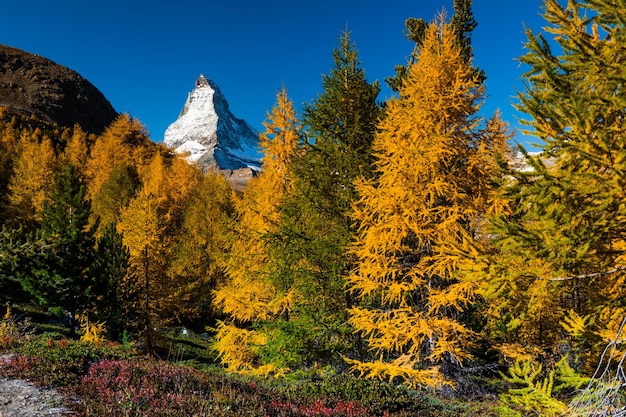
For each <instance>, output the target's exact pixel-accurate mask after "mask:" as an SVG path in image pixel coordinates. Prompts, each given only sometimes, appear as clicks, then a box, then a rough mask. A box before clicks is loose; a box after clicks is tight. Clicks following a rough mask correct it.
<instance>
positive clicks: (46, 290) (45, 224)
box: [20, 163, 95, 331]
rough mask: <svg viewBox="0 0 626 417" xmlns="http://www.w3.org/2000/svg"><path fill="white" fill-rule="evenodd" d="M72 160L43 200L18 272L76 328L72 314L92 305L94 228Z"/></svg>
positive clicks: (25, 284)
mask: <svg viewBox="0 0 626 417" xmlns="http://www.w3.org/2000/svg"><path fill="white" fill-rule="evenodd" d="M85 193H86V191H85V184H84V182H83V179H82V177H81V176H80V173H79V172H78V170H77V169H76V168H75V167H74V165H73V164H71V163H67V164H66V165H64V166H63V168H62V169H61V172H60V174H59V175H58V177H57V179H56V181H55V183H54V188H53V190H52V194H51V197H50V201H49V202H46V203H45V204H44V208H43V211H42V214H41V217H42V219H41V225H40V228H39V231H38V233H39V234H38V238H37V239H32V238H31V242H30V245H31V246H32V247H33V251H32V252H31V253H30V254H28V257H29V258H30V259H26V260H24V262H25V263H26V264H27V265H28V267H27V268H25V269H24V270H23V271H21V273H20V279H21V282H22V285H23V287H24V289H25V290H27V291H28V292H29V293H30V294H31V295H32V296H33V297H34V298H35V299H36V300H38V301H39V302H40V303H42V304H44V305H47V306H58V307H62V308H64V309H65V310H66V311H67V312H68V313H69V316H70V321H71V323H72V327H71V330H72V331H73V330H74V322H73V320H74V316H75V314H76V313H78V312H79V311H81V310H88V309H89V308H90V307H91V306H92V305H91V302H92V301H93V294H92V286H93V283H94V282H93V275H92V274H91V271H90V270H91V267H92V264H93V262H94V245H95V239H94V232H93V229H91V228H89V227H88V220H89V214H90V203H89V201H87V200H86V199H85Z"/></svg>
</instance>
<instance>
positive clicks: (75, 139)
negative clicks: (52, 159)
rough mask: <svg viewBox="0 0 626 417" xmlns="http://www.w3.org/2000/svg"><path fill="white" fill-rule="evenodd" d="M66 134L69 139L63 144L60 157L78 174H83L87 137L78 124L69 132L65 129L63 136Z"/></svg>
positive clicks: (87, 147)
mask: <svg viewBox="0 0 626 417" xmlns="http://www.w3.org/2000/svg"><path fill="white" fill-rule="evenodd" d="M66 132H67V134H68V136H69V137H68V138H67V142H66V143H65V149H64V150H63V155H62V157H63V158H64V159H65V160H66V161H68V162H71V163H72V164H73V165H74V166H75V167H76V168H78V169H79V170H80V172H84V171H85V167H86V164H87V158H88V156H89V140H90V138H89V135H88V134H87V133H86V132H85V131H84V130H83V129H82V128H81V127H80V125H78V124H76V125H74V128H73V129H71V132H70V130H69V129H66V130H65V131H64V134H66ZM70 133H71V134H70Z"/></svg>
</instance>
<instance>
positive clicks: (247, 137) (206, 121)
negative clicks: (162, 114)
mask: <svg viewBox="0 0 626 417" xmlns="http://www.w3.org/2000/svg"><path fill="white" fill-rule="evenodd" d="M258 140H259V139H258V132H257V131H255V130H254V129H253V128H252V127H251V126H250V125H249V124H248V123H246V122H245V121H244V120H242V119H238V118H236V117H235V116H234V115H233V114H232V113H231V111H230V109H229V105H228V101H226V97H225V96H224V94H223V93H222V91H221V90H220V88H219V87H218V86H217V84H216V83H215V82H213V81H212V80H210V79H208V78H206V77H205V76H204V75H200V76H199V77H198V79H197V80H196V84H195V88H194V89H193V90H192V91H191V92H190V93H189V94H188V96H187V101H186V102H185V105H184V106H183V109H182V111H181V112H180V115H179V116H178V119H177V120H176V121H175V122H174V123H172V124H171V125H170V126H169V127H168V128H167V130H166V131H165V136H164V138H163V142H164V143H165V145H167V146H169V147H171V148H174V149H176V151H177V152H181V153H183V152H186V153H188V157H187V158H188V160H189V161H190V162H195V163H197V164H199V165H200V166H201V167H203V168H204V169H219V170H237V169H241V168H252V169H254V170H258V168H259V166H260V158H261V155H260V150H259V145H258Z"/></svg>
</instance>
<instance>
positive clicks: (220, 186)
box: [168, 161, 234, 320]
mask: <svg viewBox="0 0 626 417" xmlns="http://www.w3.org/2000/svg"><path fill="white" fill-rule="evenodd" d="M183 162H184V161H183ZM185 163H186V162H185ZM233 212H234V208H233V204H232V188H231V187H230V185H229V184H228V181H227V180H226V178H225V177H224V176H223V175H221V174H220V173H218V172H208V173H206V175H203V176H202V177H201V178H200V180H199V181H198V182H197V184H195V186H194V187H193V189H192V190H191V191H190V193H189V196H188V198H186V199H185V205H184V209H183V211H182V220H181V224H180V226H179V231H178V233H176V236H175V239H176V242H175V245H174V250H175V255H174V256H173V257H172V262H171V264H170V266H169V269H168V275H169V276H170V277H171V280H172V281H174V282H176V283H177V286H176V288H175V293H174V294H173V298H174V299H175V300H176V304H175V306H176V310H175V312H174V313H175V314H177V315H184V316H185V317H187V318H198V317H202V318H204V319H207V320H210V319H212V318H213V316H214V314H215V310H216V309H215V307H214V306H213V305H212V293H213V290H214V289H215V288H216V287H217V286H218V284H221V283H222V282H223V281H224V270H223V268H222V265H221V263H220V261H219V259H221V257H222V256H223V253H224V245H225V242H224V240H225V236H226V234H227V233H226V226H227V224H228V221H229V220H230V219H231V218H232V216H233Z"/></svg>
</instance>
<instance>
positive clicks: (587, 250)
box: [484, 0, 626, 370]
mask: <svg viewBox="0 0 626 417" xmlns="http://www.w3.org/2000/svg"><path fill="white" fill-rule="evenodd" d="M544 17H545V19H546V21H547V23H548V25H547V27H546V31H547V34H549V36H550V37H549V38H546V34H534V33H532V32H531V31H530V30H529V31H527V36H528V42H527V49H528V53H527V54H526V55H524V56H523V57H522V58H521V61H522V62H523V63H525V64H527V65H528V66H529V68H530V69H529V70H528V72H527V73H526V75H525V77H526V79H527V86H526V88H525V91H523V92H522V93H520V95H519V98H520V104H519V109H520V110H521V111H523V112H525V113H526V114H527V115H528V117H529V118H528V119H527V120H526V124H527V125H528V126H529V131H528V133H529V134H533V135H535V136H536V137H538V138H539V139H540V141H541V143H542V145H543V152H542V153H541V155H539V156H531V155H528V153H524V155H525V157H526V159H527V160H528V163H529V164H530V165H531V166H532V170H531V171H530V172H525V173H524V172H515V171H513V172H512V173H511V175H512V179H511V180H510V181H508V182H507V183H506V184H505V186H504V187H503V189H502V193H503V195H504V196H505V197H506V198H508V200H509V205H510V207H511V210H512V211H511V213H509V214H508V215H505V216H500V217H498V218H496V219H494V221H493V225H494V227H493V230H492V231H491V234H492V236H494V237H496V238H497V239H496V241H495V247H496V251H495V252H494V253H493V254H492V256H490V257H489V258H488V260H487V261H486V262H485V264H484V265H485V267H484V273H485V277H486V278H487V279H486V280H485V283H486V284H487V285H488V287H489V290H488V292H486V297H487V300H488V301H489V303H488V304H489V305H490V311H489V315H488V316H489V317H490V321H489V326H488V327H489V329H490V331H491V332H492V334H493V335H494V336H495V337H496V340H498V341H500V342H503V343H504V342H507V343H508V344H509V345H504V347H505V348H506V347H508V348H509V349H507V350H508V351H509V352H511V355H512V356H515V353H516V352H517V353H526V354H528V353H533V354H537V355H540V356H541V357H542V358H544V360H545V361H546V363H547V364H548V365H549V363H550V359H551V358H553V352H554V351H555V349H556V347H557V346H570V347H572V346H576V347H577V349H574V351H573V352H572V353H578V354H581V355H582V357H584V358H587V361H588V362H587V363H586V365H587V366H589V367H590V368H593V367H594V366H595V363H596V360H597V357H596V356H594V355H591V356H587V355H589V354H590V353H591V351H590V349H589V347H590V346H596V347H597V348H598V349H602V348H603V347H604V344H605V342H602V341H601V340H604V341H606V340H612V339H613V336H614V335H615V332H616V331H617V328H618V326H619V324H620V322H621V319H622V317H623V316H624V315H625V314H626V305H625V304H624V297H623V285H624V282H625V280H626V271H625V269H626V240H625V237H626V223H625V222H624V219H625V218H626V200H625V198H626V196H625V193H624V190H625V189H626V175H625V172H626V139H625V138H626V128H625V125H624V120H625V117H626V114H625V109H626V94H624V85H626V83H625V82H626V55H625V54H624V50H625V48H626V30H625V29H626V28H625V25H626V23H625V22H626V8H625V7H624V2H623V1H618V0H606V1H604V0H603V1H577V0H570V1H568V2H567V5H566V6H563V5H561V4H560V2H558V1H555V0H547V1H546V2H545V14H544ZM572 314H574V315H575V316H577V317H582V318H585V317H586V319H585V320H584V322H585V323H586V326H585V328H584V329H579V330H578V331H577V334H578V336H577V337H576V338H573V337H572V336H571V335H568V333H567V332H565V331H564V330H566V329H564V326H563V323H564V322H565V320H566V318H567V317H570V316H571V315H572ZM581 322H582V321H581ZM513 348H514V349H513ZM521 348H524V349H521ZM596 353H598V352H596ZM547 367H548V368H549V366H547ZM588 370H589V369H588Z"/></svg>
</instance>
